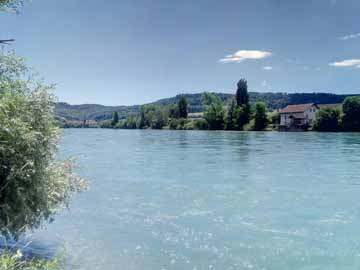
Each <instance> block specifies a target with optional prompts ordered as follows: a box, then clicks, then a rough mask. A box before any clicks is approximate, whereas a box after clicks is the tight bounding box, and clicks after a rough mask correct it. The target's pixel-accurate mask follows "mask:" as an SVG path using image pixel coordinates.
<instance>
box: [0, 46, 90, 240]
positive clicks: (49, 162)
mask: <svg viewBox="0 0 360 270" xmlns="http://www.w3.org/2000/svg"><path fill="white" fill-rule="evenodd" d="M51 90H52V87H49V86H46V85H44V84H43V83H41V82H38V81H36V79H35V78H34V76H32V74H31V72H30V70H29V69H28V68H27V67H26V65H25V64H24V61H23V59H22V58H19V57H16V56H15V55H14V54H12V53H8V52H4V51H0V233H1V234H3V235H12V236H14V237H18V236H20V235H21V234H22V233H23V232H25V231H26V230H28V229H35V228H37V227H39V226H40V225H41V224H42V222H44V221H50V220H51V218H52V217H53V215H54V213H55V211H56V209H58V207H60V206H62V205H67V203H68V202H69V199H70V197H71V195H72V194H73V193H74V192H77V191H80V190H81V189H83V188H84V187H85V182H84V181H83V180H82V179H80V178H79V177H77V176H76V175H75V174H74V173H73V162H72V161H71V160H67V161H55V154H56V151H57V145H58V140H59V129H58V128H57V127H56V126H55V120H54V113H53V104H54V97H53V95H52V94H51V93H50V91H51Z"/></svg>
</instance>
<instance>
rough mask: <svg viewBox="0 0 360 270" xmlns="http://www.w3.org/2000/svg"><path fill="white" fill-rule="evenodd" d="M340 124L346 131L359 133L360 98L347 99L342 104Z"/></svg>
mask: <svg viewBox="0 0 360 270" xmlns="http://www.w3.org/2000/svg"><path fill="white" fill-rule="evenodd" d="M343 112H344V115H343V118H342V123H343V127H344V130H346V131H360V97H359V96H354V97H347V98H346V99H345V100H344V103H343Z"/></svg>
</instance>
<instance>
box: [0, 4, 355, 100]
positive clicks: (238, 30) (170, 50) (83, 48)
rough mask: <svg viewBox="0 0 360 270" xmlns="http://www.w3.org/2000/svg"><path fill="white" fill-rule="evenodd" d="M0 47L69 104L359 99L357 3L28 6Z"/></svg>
mask: <svg viewBox="0 0 360 270" xmlns="http://www.w3.org/2000/svg"><path fill="white" fill-rule="evenodd" d="M0 26H1V27H0V39H7V38H15V39H16V41H15V43H14V44H13V45H12V48H13V49H14V50H15V51H16V53H17V54H18V55H21V56H24V57H25V58H26V60H27V63H28V64H29V65H31V66H33V67H34V68H35V69H36V70H37V71H38V73H39V74H40V75H41V77H42V78H44V80H45V81H46V82H48V83H55V84H56V85H57V90H56V94H57V95H58V99H59V101H63V102H68V103H70V104H83V103H98V104H104V105H132V104H143V103H146V102H151V101H155V100H157V99H160V98H166V97H171V96H174V95H176V94H180V93H199V92H203V91H214V92H226V93H233V92H235V90H236V83H237V81H238V80H239V79H240V78H245V79H246V80H247V81H248V86H249V91H258V92H289V93H292V92H331V93H338V94H341V93H360V1H359V0H341V1H340V0H302V1H295V0H294V1H293V0H223V1H219V0H196V1H194V0H181V1H180V0H178V1H172V0H121V1H119V0H86V1H84V0H61V1H59V0H32V1H31V2H29V3H27V4H26V5H25V7H24V8H23V9H22V10H21V13H20V14H19V15H14V14H7V13H0Z"/></svg>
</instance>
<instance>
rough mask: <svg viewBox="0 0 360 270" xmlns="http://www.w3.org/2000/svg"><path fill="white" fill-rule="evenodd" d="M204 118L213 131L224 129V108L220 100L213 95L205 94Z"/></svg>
mask: <svg viewBox="0 0 360 270" xmlns="http://www.w3.org/2000/svg"><path fill="white" fill-rule="evenodd" d="M203 104H204V106H205V112H204V118H205V120H206V121H207V123H208V126H209V129H211V130H222V129H224V108H223V104H222V102H221V100H220V98H219V97H218V96H216V95H214V94H212V93H204V94H203Z"/></svg>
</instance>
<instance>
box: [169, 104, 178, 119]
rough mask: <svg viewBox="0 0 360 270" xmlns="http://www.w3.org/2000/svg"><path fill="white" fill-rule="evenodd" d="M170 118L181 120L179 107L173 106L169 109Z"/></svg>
mask: <svg viewBox="0 0 360 270" xmlns="http://www.w3.org/2000/svg"><path fill="white" fill-rule="evenodd" d="M168 112H169V117H170V118H175V119H177V118H179V117H180V116H179V106H177V105H175V104H172V105H169V107H168Z"/></svg>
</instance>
